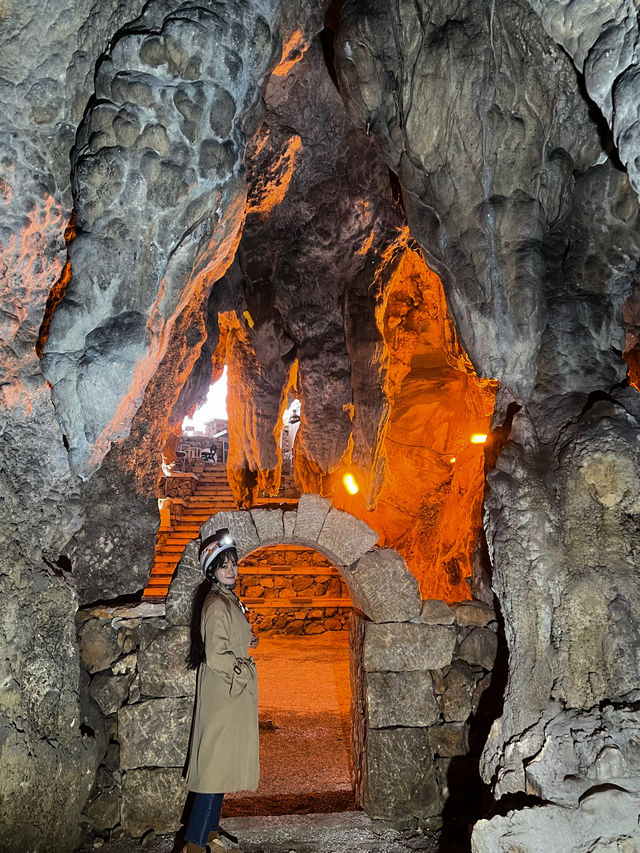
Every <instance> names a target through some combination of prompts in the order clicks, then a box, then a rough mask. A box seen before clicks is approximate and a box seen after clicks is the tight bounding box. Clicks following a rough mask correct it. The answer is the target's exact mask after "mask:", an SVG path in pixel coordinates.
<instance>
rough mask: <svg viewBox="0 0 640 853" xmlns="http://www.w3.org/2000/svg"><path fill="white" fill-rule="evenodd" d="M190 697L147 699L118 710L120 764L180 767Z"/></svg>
mask: <svg viewBox="0 0 640 853" xmlns="http://www.w3.org/2000/svg"><path fill="white" fill-rule="evenodd" d="M192 711H193V700H192V699H191V698H187V699H176V698H168V699H147V700H146V701H144V702H139V703H138V704H137V705H125V706H124V707H123V708H120V710H119V712H118V740H119V742H120V766H121V768H122V769H123V770H130V769H133V768H137V767H182V766H183V765H184V761H185V758H186V755H187V747H188V745H189V733H190V730H191V714H192Z"/></svg>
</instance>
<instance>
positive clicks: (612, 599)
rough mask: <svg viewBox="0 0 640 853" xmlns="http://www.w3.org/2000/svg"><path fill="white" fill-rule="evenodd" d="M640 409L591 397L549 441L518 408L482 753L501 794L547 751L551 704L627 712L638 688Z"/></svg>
mask: <svg viewBox="0 0 640 853" xmlns="http://www.w3.org/2000/svg"><path fill="white" fill-rule="evenodd" d="M568 404H569V401H565V403H564V405H565V408H564V410H563V411H564V415H560V412H559V410H558V401H556V402H555V406H554V410H555V412H556V413H557V415H560V417H561V418H562V419H563V420H565V419H566V420H565V422H568V420H569V419H568V411H570V410H569V408H568ZM539 414H540V415H543V412H540V413H539ZM639 414H640V412H638V410H637V400H636V397H635V396H631V395H628V394H627V395H625V394H622V395H621V396H620V398H619V399H618V400H617V401H616V400H615V399H614V398H609V399H608V400H603V401H600V402H595V403H594V404H593V405H592V406H591V407H587V408H586V410H585V411H584V413H577V414H576V419H575V421H574V422H573V424H571V426H569V427H568V428H567V429H565V430H564V431H563V432H561V433H560V434H559V437H558V439H557V440H556V442H555V443H554V444H545V445H544V446H542V445H541V443H540V439H539V437H538V436H539V435H540V432H541V426H540V425H541V424H542V423H543V421H544V417H542V418H541V419H540V420H539V421H538V423H537V424H534V423H532V421H531V419H530V418H528V417H527V416H526V415H525V414H524V413H519V414H517V415H516V417H515V419H514V423H513V428H512V433H511V436H512V437H511V441H510V443H509V445H508V446H507V448H506V449H505V451H504V452H503V454H502V455H501V456H500V458H499V460H498V466H497V469H496V471H495V472H494V473H492V474H491V476H490V481H491V491H490V496H489V499H488V502H487V521H488V530H489V544H490V548H491V550H492V555H493V562H494V580H493V583H494V589H495V590H496V593H497V595H498V597H499V599H500V602H501V609H502V613H503V616H504V619H505V632H506V638H507V643H508V646H509V659H510V662H511V663H510V674H509V680H508V683H507V687H506V693H505V706H504V711H503V715H502V717H501V718H500V720H498V721H496V722H495V723H494V725H493V727H492V730H491V733H490V736H489V739H488V742H487V745H486V747H485V752H484V758H483V762H484V767H483V774H484V776H485V778H489V777H490V776H493V775H494V774H496V773H497V780H498V782H497V791H498V792H499V793H505V792H507V791H517V790H524V788H525V774H524V768H523V761H525V762H526V761H528V759H529V758H530V757H531V756H532V755H534V754H536V753H537V751H538V750H539V748H540V746H541V743H539V742H538V737H539V735H535V734H534V732H535V731H536V729H535V728H534V727H536V725H537V723H538V721H539V720H541V719H542V718H543V717H544V716H545V715H546V714H547V709H548V708H549V707H550V706H552V705H553V703H554V701H561V702H562V703H564V704H565V706H566V708H567V711H568V712H569V711H570V709H576V710H581V709H584V710H586V709H590V708H592V707H594V706H595V705H597V704H598V703H600V702H602V701H603V700H605V699H609V700H610V701H616V702H620V703H621V707H622V708H624V707H625V706H626V705H627V703H628V702H629V700H630V699H631V700H633V696H634V691H636V690H637V685H638V680H639V672H638V663H637V658H636V651H635V650H636V648H637V637H638V636H640V628H639V626H640V612H639V611H638V605H637V602H638V600H639V593H640V590H638V584H637V572H636V571H635V561H636V557H635V555H636V554H637V548H638V532H637V530H636V529H635V527H633V526H632V525H630V523H629V520H630V518H632V517H634V516H635V514H636V513H637V505H638V485H637V484H640V469H639V468H638V465H639V459H638V451H637V446H638V445H637V442H638V439H637V436H638V427H637V423H638V415H639ZM546 424H547V429H552V426H551V423H550V421H549V420H547V421H546ZM549 470H553V472H554V476H553V483H551V482H550V481H549V479H548V477H547V476H546V475H545V474H544V473H543V472H545V471H549ZM476 630H487V629H476ZM559 637H562V641H561V642H558V640H557V638H559ZM507 744H508V746H507ZM507 755H508V757H507Z"/></svg>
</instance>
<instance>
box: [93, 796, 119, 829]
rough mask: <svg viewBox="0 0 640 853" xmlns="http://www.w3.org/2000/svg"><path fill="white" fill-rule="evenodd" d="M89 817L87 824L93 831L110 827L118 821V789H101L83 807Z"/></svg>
mask: <svg viewBox="0 0 640 853" xmlns="http://www.w3.org/2000/svg"><path fill="white" fill-rule="evenodd" d="M84 814H85V815H86V816H87V817H88V818H89V826H90V828H91V829H92V830H93V831H94V832H100V831H102V830H105V829H112V828H113V827H114V826H115V825H116V824H117V823H120V791H119V790H118V789H117V788H116V787H113V788H111V790H109V791H101V792H100V793H99V794H98V796H97V797H96V798H95V799H93V800H91V801H90V802H89V803H88V804H87V805H86V806H85V809H84Z"/></svg>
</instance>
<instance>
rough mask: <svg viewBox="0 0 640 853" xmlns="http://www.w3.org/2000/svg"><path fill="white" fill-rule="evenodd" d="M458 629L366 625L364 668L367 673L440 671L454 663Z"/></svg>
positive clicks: (397, 624)
mask: <svg viewBox="0 0 640 853" xmlns="http://www.w3.org/2000/svg"><path fill="white" fill-rule="evenodd" d="M455 642H456V632H455V628H453V627H449V626H444V625H422V624H414V623H407V622H396V623H394V622H390V623H385V624H381V625H379V624H375V623H373V622H368V623H366V625H365V639H364V653H363V660H364V668H365V670H366V671H367V672H403V671H416V670H426V669H441V668H442V667H445V666H448V665H449V664H450V663H451V660H452V657H453V649H454V647H455Z"/></svg>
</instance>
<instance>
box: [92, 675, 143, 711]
mask: <svg viewBox="0 0 640 853" xmlns="http://www.w3.org/2000/svg"><path fill="white" fill-rule="evenodd" d="M132 678H133V676H132V675H110V674H109V675H106V674H105V673H102V672H99V673H98V674H97V675H94V677H93V679H92V680H91V687H89V695H90V696H91V698H92V699H94V700H95V701H96V702H97V703H98V707H99V708H100V710H101V711H102V713H103V714H104V715H105V716H106V717H108V716H109V714H115V713H116V711H117V710H118V709H119V708H120V707H121V706H122V705H124V702H125V700H126V698H127V696H128V695H129V685H130V683H131V680H132Z"/></svg>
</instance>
